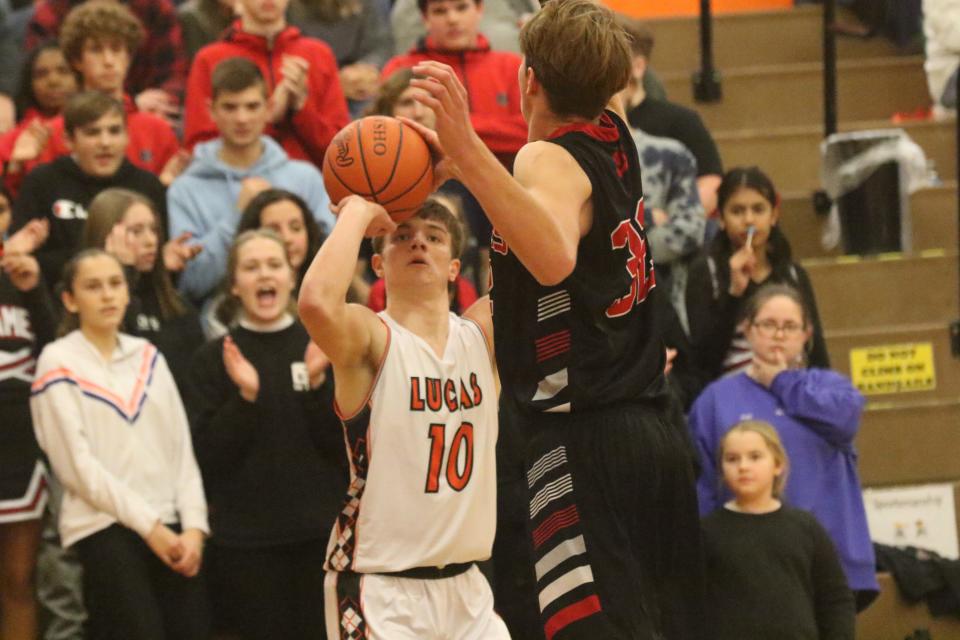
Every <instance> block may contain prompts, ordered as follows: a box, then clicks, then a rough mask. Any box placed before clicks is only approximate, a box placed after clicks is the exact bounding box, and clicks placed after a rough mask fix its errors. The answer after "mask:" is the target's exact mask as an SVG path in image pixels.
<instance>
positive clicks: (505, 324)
mask: <svg viewBox="0 0 960 640" xmlns="http://www.w3.org/2000/svg"><path fill="white" fill-rule="evenodd" d="M547 140H548V141H549V142H552V143H554V144H557V145H560V146H561V147H563V148H564V149H565V150H566V151H567V152H569V153H570V155H571V156H573V158H574V159H575V160H576V161H577V163H578V164H579V165H580V168H581V169H582V170H583V172H584V173H585V174H586V175H587V177H588V178H589V179H590V184H591V185H592V188H593V193H592V195H591V201H592V205H593V222H592V225H591V227H590V230H589V232H587V234H586V235H584V236H583V237H582V238H581V239H580V244H579V246H578V248H577V263H576V266H575V267H574V270H573V273H571V274H570V275H569V276H568V277H567V278H566V279H565V280H564V281H563V282H561V283H560V284H558V285H555V286H549V287H548V286H543V285H541V284H539V283H538V282H537V281H536V279H535V278H534V277H533V276H532V275H531V274H530V273H529V272H528V271H527V269H526V268H525V267H524V266H523V265H522V264H521V263H520V261H519V260H518V259H517V257H516V255H515V254H513V252H511V251H510V248H509V246H507V244H506V243H505V242H504V239H503V238H501V237H500V236H499V234H498V233H497V231H496V230H494V232H493V236H492V240H491V245H490V256H491V265H492V271H493V288H492V289H491V297H492V300H493V322H494V335H495V342H496V352H497V353H496V355H497V365H498V368H499V370H500V378H501V381H502V383H503V393H506V394H510V395H511V396H512V401H513V402H514V403H516V404H517V405H518V406H519V407H520V408H521V409H527V410H534V411H583V410H587V409H595V408H599V407H605V406H610V405H615V404H622V403H624V402H640V401H643V400H644V399H645V398H649V397H651V396H654V395H659V394H660V393H661V392H662V389H663V376H662V372H663V366H664V347H663V343H662V340H661V338H660V333H659V329H658V326H659V324H658V322H657V318H656V310H655V304H654V301H653V300H652V299H651V298H652V296H655V295H658V292H657V290H656V276H655V273H654V266H653V260H652V258H651V256H650V250H649V245H648V243H647V238H646V234H645V232H644V229H643V192H642V189H641V186H640V162H639V160H638V158H637V149H636V147H635V145H634V142H633V137H632V136H631V135H630V132H629V130H628V129H627V127H626V125H625V124H624V123H623V121H622V120H621V119H620V117H619V116H617V115H616V114H614V113H613V112H610V111H607V112H605V113H604V115H603V116H602V117H601V118H600V121H599V123H597V124H594V123H582V124H573V125H569V126H565V127H562V128H560V129H558V130H557V131H555V132H553V134H552V135H550V136H549V137H548V138H547ZM518 215H522V212H518Z"/></svg>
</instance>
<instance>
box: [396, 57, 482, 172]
mask: <svg viewBox="0 0 960 640" xmlns="http://www.w3.org/2000/svg"><path fill="white" fill-rule="evenodd" d="M413 72H414V73H416V74H418V75H422V76H426V78H422V79H421V78H414V79H413V80H411V81H410V85H411V86H414V87H418V88H420V89H423V90H424V91H425V92H426V94H422V93H421V94H417V95H416V96H415V99H416V100H417V101H418V102H420V103H421V104H423V105H424V106H426V107H429V108H430V109H432V110H433V112H434V114H435V115H436V116H437V123H436V129H437V136H438V138H439V140H440V144H441V146H442V147H443V149H444V150H445V151H446V154H445V155H447V156H448V157H450V158H452V159H453V162H454V164H459V163H460V162H462V161H468V160H469V158H471V157H472V156H473V154H474V153H475V149H477V148H478V146H479V147H484V144H483V142H482V141H481V140H480V137H479V136H478V135H477V132H476V131H474V129H473V123H472V122H471V120H470V100H469V97H468V96H467V90H466V88H465V87H464V86H463V83H462V82H460V79H459V78H458V77H457V74H456V73H454V71H453V68H452V67H450V66H449V65H446V64H441V63H439V62H435V61H433V60H427V61H425V62H421V63H420V64H418V65H416V66H415V67H414V68H413ZM484 148H485V147H484Z"/></svg>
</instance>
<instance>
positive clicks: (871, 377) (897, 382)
mask: <svg viewBox="0 0 960 640" xmlns="http://www.w3.org/2000/svg"><path fill="white" fill-rule="evenodd" d="M850 375H851V377H852V378H853V384H854V386H855V387H856V388H857V389H859V390H860V392H861V393H863V394H864V395H876V394H881V393H904V392H908V391H931V390H933V389H936V388H937V376H936V369H935V368H934V365H933V343H931V342H912V343H904V344H885V345H879V346H876V347H865V348H862V349H851V350H850Z"/></svg>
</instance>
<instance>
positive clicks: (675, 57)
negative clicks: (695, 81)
mask: <svg viewBox="0 0 960 640" xmlns="http://www.w3.org/2000/svg"><path fill="white" fill-rule="evenodd" d="M822 23H823V18H822V12H821V9H820V7H814V6H805V7H796V8H794V9H792V10H790V11H758V12H749V13H739V14H728V15H719V16H715V17H714V33H713V38H714V59H715V60H716V65H717V68H718V69H720V70H721V73H723V74H724V76H726V74H727V73H729V72H730V71H732V70H733V69H736V68H739V67H748V66H751V65H754V64H757V62H758V61H762V62H763V63H764V64H771V65H772V64H781V63H782V64H790V63H794V62H818V61H820V60H821V59H822V57H823V45H822V36H821V31H822ZM647 24H648V25H649V26H650V28H651V30H653V33H654V37H655V38H656V42H655V44H654V47H653V55H652V65H653V68H654V69H656V70H657V72H658V73H661V74H662V73H670V72H675V71H683V72H686V73H687V74H688V77H689V73H690V72H692V71H693V70H694V69H697V68H698V67H699V63H700V39H699V27H698V22H697V19H696V18H666V19H661V20H650V21H648V22H647ZM837 54H838V57H839V58H840V59H841V60H845V59H854V58H855V59H864V58H874V57H883V56H890V55H895V54H896V48H895V47H894V46H893V45H892V44H890V43H889V42H887V41H886V40H884V39H883V38H871V39H869V40H860V39H857V38H846V37H841V38H838V39H837Z"/></svg>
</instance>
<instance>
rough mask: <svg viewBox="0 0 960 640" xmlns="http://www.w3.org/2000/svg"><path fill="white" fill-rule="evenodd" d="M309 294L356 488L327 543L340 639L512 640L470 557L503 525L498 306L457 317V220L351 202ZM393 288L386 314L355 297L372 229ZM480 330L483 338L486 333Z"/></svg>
mask: <svg viewBox="0 0 960 640" xmlns="http://www.w3.org/2000/svg"><path fill="white" fill-rule="evenodd" d="M337 209H338V219H337V224H336V226H335V227H334V230H333V233H332V234H331V235H330V237H329V238H328V239H327V241H326V242H325V243H324V245H323V247H322V248H321V249H320V251H319V253H318V254H317V256H316V258H315V259H314V261H313V264H311V265H310V269H309V271H308V272H307V274H306V276H305V277H304V280H303V284H302V286H301V289H300V301H299V302H300V317H301V320H302V321H303V323H304V325H305V326H306V327H307V330H308V331H309V332H310V335H311V336H312V338H313V340H314V341H315V342H316V343H317V344H318V345H319V346H320V348H321V349H323V351H324V352H325V353H326V354H327V356H328V357H329V358H330V361H331V363H332V364H333V374H334V378H335V380H336V410H337V412H338V414H339V415H340V417H341V420H342V421H343V426H344V430H345V435H346V441H347V446H348V453H349V456H350V474H351V483H350V488H349V490H348V493H347V496H346V499H345V502H344V507H343V511H342V512H341V514H340V516H339V517H338V520H337V523H336V524H335V526H334V530H333V532H332V534H331V537H330V544H329V547H328V555H327V563H326V569H327V579H326V589H325V591H326V597H325V608H326V619H327V634H328V636H329V637H330V638H331V639H332V638H341V639H352V638H371V639H373V640H377V639H385V640H386V639H388V640H405V639H410V640H413V639H414V638H416V639H418V640H428V639H431V638H437V639H438V640H439V639H441V638H457V639H458V640H468V639H481V638H482V639H487V638H490V639H499V638H509V634H508V632H507V629H506V626H505V625H504V623H503V621H502V620H501V619H500V618H499V616H497V615H496V614H495V613H494V612H493V594H492V593H491V591H490V587H489V585H488V584H487V582H486V579H485V578H484V577H483V575H482V574H481V573H480V570H479V569H478V568H477V566H476V564H475V562H476V561H479V560H484V559H486V558H488V557H490V553H491V548H492V545H493V537H494V530H495V527H496V477H495V476H496V471H495V459H494V449H495V445H496V440H497V389H496V383H495V374H494V370H493V358H492V353H493V345H492V343H491V342H490V340H489V336H490V335H491V333H490V328H491V326H492V323H491V317H490V310H489V301H488V300H486V299H484V300H482V301H481V302H479V303H478V304H477V305H475V307H474V308H473V309H472V310H471V311H468V315H474V316H476V320H470V319H463V318H459V317H457V316H456V315H455V314H453V313H451V312H450V302H449V297H448V286H449V284H450V283H452V282H453V281H454V279H455V278H456V277H457V274H458V273H459V270H460V261H459V259H458V258H459V252H460V249H461V248H462V244H463V231H462V227H461V226H460V222H459V221H458V220H457V219H456V218H455V217H454V216H453V214H452V213H451V212H450V211H449V210H448V209H446V208H445V207H444V206H443V205H441V204H439V203H437V202H433V201H429V200H428V201H427V203H426V204H424V206H423V207H422V208H421V209H420V210H419V211H418V213H417V214H416V215H415V216H414V217H413V218H411V219H409V220H407V221H405V222H402V223H400V224H399V225H397V224H395V223H394V222H393V221H392V220H391V219H390V217H389V216H388V215H387V212H386V211H385V210H384V209H383V208H382V207H380V206H379V205H376V204H372V203H369V202H367V201H365V200H363V199H361V198H359V197H357V196H350V197H348V198H346V199H344V200H343V201H342V202H341V203H340V205H339V207H337ZM365 234H366V235H369V236H373V237H374V251H375V253H374V256H373V259H372V261H371V264H372V266H373V268H374V270H375V271H376V272H377V274H378V275H380V276H382V277H383V278H384V279H385V281H386V290H387V307H386V310H385V311H383V312H382V313H380V314H375V313H374V312H373V311H371V310H370V309H368V308H366V307H364V306H361V305H356V304H348V303H347V302H346V295H347V289H348V288H349V285H350V281H351V278H352V277H353V271H354V265H355V264H356V260H357V255H358V253H359V250H360V243H361V241H362V240H363V237H364V235H365ZM481 326H484V327H486V330H483V329H481Z"/></svg>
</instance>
